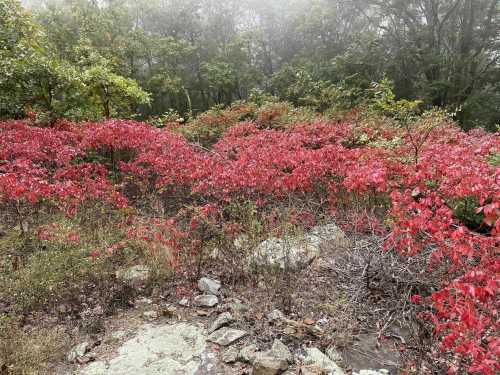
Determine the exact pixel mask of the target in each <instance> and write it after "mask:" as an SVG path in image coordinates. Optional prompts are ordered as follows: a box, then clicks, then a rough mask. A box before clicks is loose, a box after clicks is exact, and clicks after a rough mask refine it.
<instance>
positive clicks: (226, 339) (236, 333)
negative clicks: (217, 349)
mask: <svg viewBox="0 0 500 375" xmlns="http://www.w3.org/2000/svg"><path fill="white" fill-rule="evenodd" d="M247 334H248V333H247V332H245V331H241V330H239V329H233V328H227V327H223V328H221V329H219V330H218V331H215V332H213V333H212V334H211V335H210V336H208V341H210V342H213V343H216V344H218V345H221V346H228V345H231V344H233V343H234V342H236V341H238V340H239V339H241V338H243V337H245V336H246V335H247Z"/></svg>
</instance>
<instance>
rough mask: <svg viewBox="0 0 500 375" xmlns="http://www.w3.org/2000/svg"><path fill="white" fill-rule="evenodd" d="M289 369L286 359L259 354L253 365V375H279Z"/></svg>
mask: <svg viewBox="0 0 500 375" xmlns="http://www.w3.org/2000/svg"><path fill="white" fill-rule="evenodd" d="M287 368H288V363H287V361H286V360H285V359H281V358H276V357H274V356H273V355H270V354H269V353H258V354H257V356H256V357H255V361H254V363H253V371H252V375H277V374H281V373H282V372H283V371H285V370H286V369H287Z"/></svg>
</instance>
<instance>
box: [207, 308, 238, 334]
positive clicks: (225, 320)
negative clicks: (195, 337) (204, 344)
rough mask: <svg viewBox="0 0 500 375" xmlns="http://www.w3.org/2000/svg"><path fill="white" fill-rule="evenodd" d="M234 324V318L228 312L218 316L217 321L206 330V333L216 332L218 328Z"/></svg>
mask: <svg viewBox="0 0 500 375" xmlns="http://www.w3.org/2000/svg"><path fill="white" fill-rule="evenodd" d="M232 322H234V318H233V316H232V315H231V313H229V312H225V313H222V314H220V315H219V316H218V317H217V319H215V321H214V322H213V323H212V324H211V325H210V327H209V328H208V333H212V332H215V331H217V330H218V329H219V328H221V327H224V326H226V325H228V324H231V323H232Z"/></svg>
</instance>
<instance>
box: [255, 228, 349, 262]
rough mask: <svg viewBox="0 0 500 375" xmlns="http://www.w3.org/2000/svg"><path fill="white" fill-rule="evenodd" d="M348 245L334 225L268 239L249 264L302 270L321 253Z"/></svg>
mask: <svg viewBox="0 0 500 375" xmlns="http://www.w3.org/2000/svg"><path fill="white" fill-rule="evenodd" d="M347 244H348V241H347V237H346V236H345V234H344V232H343V231H342V230H341V229H340V228H339V227H338V226H336V225H335V224H328V225H323V226H317V227H314V228H313V229H312V230H311V231H310V232H309V233H306V234H305V235H302V236H295V237H292V236H288V237H283V238H277V237H271V238H268V239H267V240H265V241H264V242H262V243H261V244H260V245H258V246H257V247H256V248H255V249H254V250H253V251H252V252H251V254H250V255H249V256H248V258H247V265H248V266H250V267H252V266H253V267H278V268H280V269H285V268H290V269H301V268H305V267H306V266H308V265H309V264H310V263H311V262H312V261H313V260H314V259H315V258H317V257H318V256H319V255H320V253H321V251H322V250H324V249H327V248H329V247H345V246H346V245H347Z"/></svg>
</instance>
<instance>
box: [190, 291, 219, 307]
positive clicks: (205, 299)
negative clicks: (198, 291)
mask: <svg viewBox="0 0 500 375" xmlns="http://www.w3.org/2000/svg"><path fill="white" fill-rule="evenodd" d="M193 303H194V305H195V306H198V307H214V306H215V305H217V304H218V303H219V299H218V298H217V296H214V295H212V294H203V295H201V296H196V297H194V299H193Z"/></svg>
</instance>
